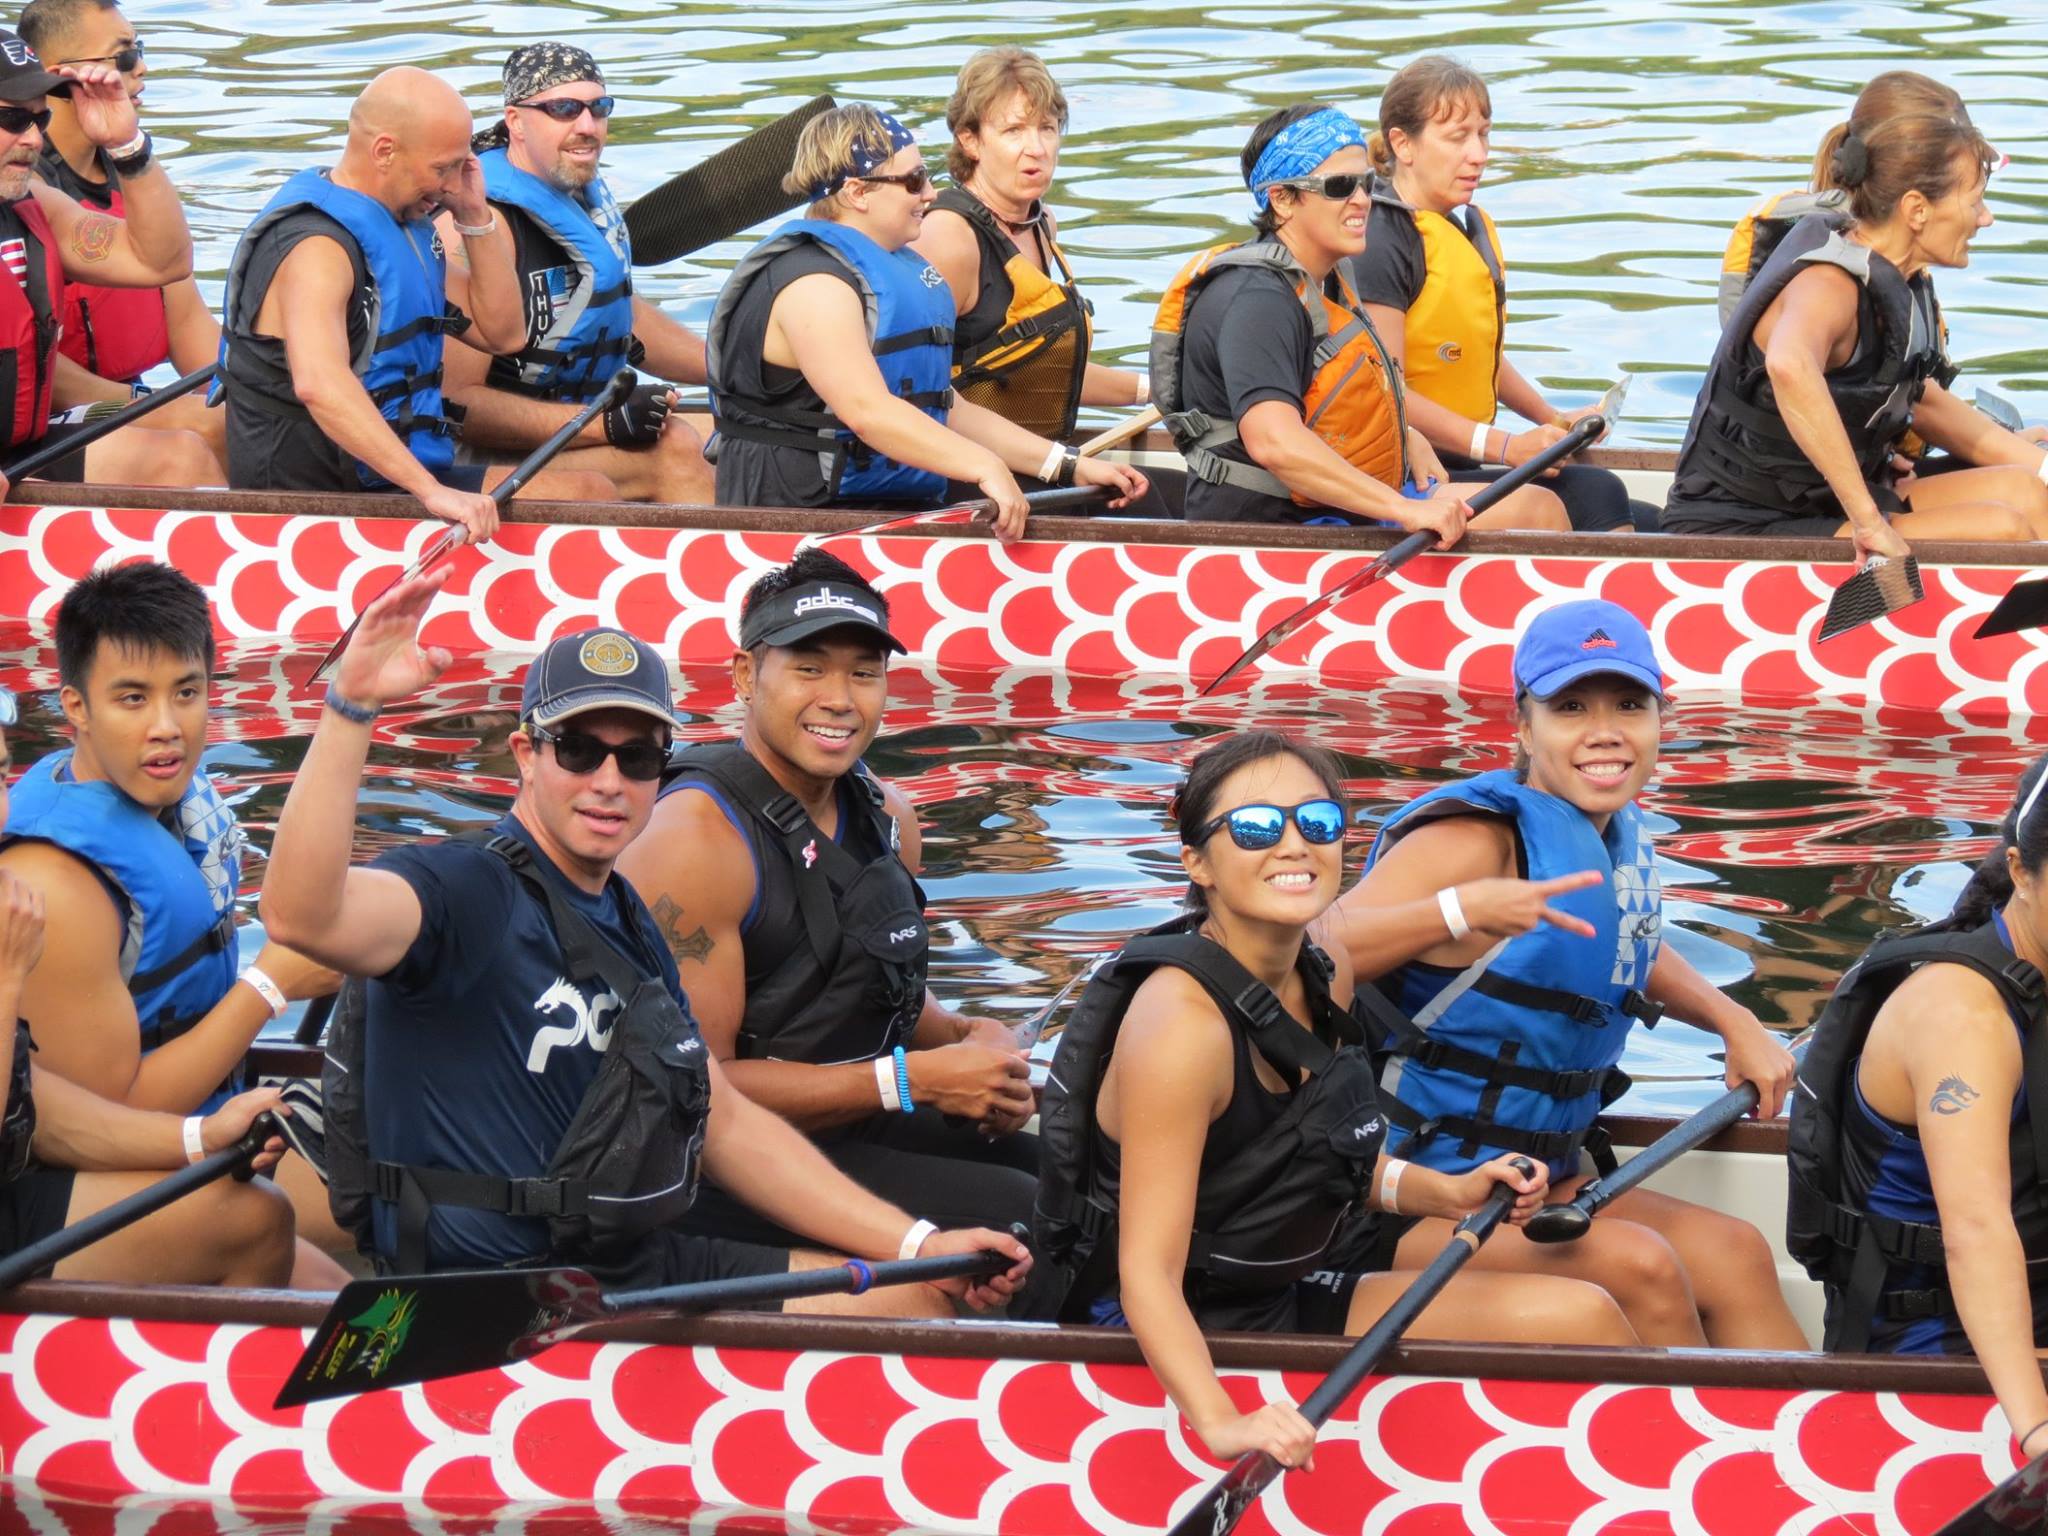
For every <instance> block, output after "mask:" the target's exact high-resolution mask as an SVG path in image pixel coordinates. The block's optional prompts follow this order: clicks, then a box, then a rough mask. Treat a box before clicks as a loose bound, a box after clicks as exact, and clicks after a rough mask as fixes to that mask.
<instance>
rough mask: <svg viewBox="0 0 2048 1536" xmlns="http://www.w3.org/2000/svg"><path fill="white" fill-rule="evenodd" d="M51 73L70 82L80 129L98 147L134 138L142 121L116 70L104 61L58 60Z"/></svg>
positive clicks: (103, 147) (72, 99) (128, 141)
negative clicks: (96, 62)
mask: <svg viewBox="0 0 2048 1536" xmlns="http://www.w3.org/2000/svg"><path fill="white" fill-rule="evenodd" d="M50 73H51V74H53V75H61V76H62V77H63V78H64V79H66V80H69V81H70V82H71V110H72V111H73V112H75V113H77V114H78V131H79V132H80V133H82V134H84V135H85V136H86V137H87V138H88V139H90V140H91V141H92V142H93V143H94V144H96V145H98V146H99V147H100V148H101V149H119V148H120V147H121V146H122V145H124V144H131V143H133V142H134V141H135V135H136V134H138V133H140V132H141V131H142V121H141V119H140V118H138V117H137V116H136V115H135V103H134V102H132V101H130V100H129V99H128V82H127V81H126V80H124V79H122V78H121V72H120V71H119V70H117V69H112V68H110V67H108V66H107V65H105V64H59V65H58V66H57V67H56V68H55V69H53V70H51V71H50Z"/></svg>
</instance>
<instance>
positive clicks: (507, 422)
mask: <svg viewBox="0 0 2048 1536" xmlns="http://www.w3.org/2000/svg"><path fill="white" fill-rule="evenodd" d="M614 103H615V98H614V97H613V96H612V95H611V94H610V93H609V92H608V91H607V90H606V88H605V83H604V74H603V72H602V71H601V70H599V69H598V67H597V60H595V59H593V58H592V57H591V56H590V55H589V54H588V53H586V52H584V50H583V49H581V48H577V47H573V46H571V45H570V44H568V43H558V42H546V43H529V44H528V45H527V46H525V47H524V48H515V49H513V50H512V52H511V53H510V54H509V55H508V56H507V57H506V59H505V116H504V119H503V121H501V122H497V123H493V124H492V125H491V126H490V127H489V128H488V129H486V130H485V131H484V132H482V133H480V134H478V135H477V136H476V138H475V139H473V140H472V141H471V146H472V147H473V148H474V149H475V150H476V154H477V163H478V164H479V165H480V166H481V167H482V168H483V175H484V191H485V193H486V195H487V196H488V197H489V199H490V203H491V207H492V208H493V209H495V210H496V211H497V214H498V217H499V218H501V219H503V220H504V221H505V222H506V223H507V224H508V225H509V226H510V227H511V230H512V243H513V253H514V260H515V261H516V262H517V264H518V267H519V279H520V281H519V287H520V290H521V292H523V293H524V294H525V295H526V346H525V349H524V350H522V351H519V352H514V353H509V354H507V355H505V356H502V357H494V358H489V359H486V358H485V357H484V356H483V355H482V354H480V353H477V352H475V351H473V350H471V349H470V348H467V347H460V346H451V347H448V348H447V349H446V356H445V359H444V366H445V367H446V369H447V381H446V387H447V391H448V397H449V398H450V399H451V400H453V401H455V402H456V404H458V405H460V406H461V407H462V409H463V412H464V416H463V422H462V442H463V446H464V451H465V452H466V453H486V454H487V453H491V452H497V453H500V454H506V453H510V454H514V455H516V454H519V453H523V452H525V451H526V450H528V449H531V448H534V447H537V446H538V445H539V444H540V443H542V442H544V441H546V439H547V438H548V437H549V436H550V435H551V434H552V433H553V432H555V431H556V429H558V428H559V427H561V426H562V424H563V423H565V422H566V421H568V420H569V418H570V417H571V416H573V415H574V414H575V413H576V410H577V408H578V407H579V406H582V405H584V404H585V403H587V402H589V401H591V400H594V399H596V398H597V395H598V393H599V391H601V390H602V389H603V388H604V386H605V384H606V382H607V381H609V380H610V379H611V377H612V375H613V374H615V373H617V372H618V371H619V369H621V368H624V367H627V366H628V365H634V366H638V367H640V368H642V369H644V370H646V372H648V373H650V374H652V375H654V377H655V378H656V379H657V380H668V381H672V382H675V383H679V384H702V383H703V382H704V343H703V341H702V340H701V339H700V338H699V337H698V336H697V335H696V333H695V332H693V331H692V330H690V328H689V327H688V326H685V325H683V324H681V323H680V322H679V321H676V320H672V319H670V318H669V317H668V316H667V315H666V314H664V313H663V312H662V311H661V310H660V309H659V308H657V307H656V306H655V305H653V304H650V303H648V302H647V300H645V299H643V298H640V297H638V296H637V295H636V294H635V293H634V292H633V243H632V240H631V238H630V237H629V236H628V235H627V233H626V218H625V215H624V213H622V212H621V211H620V208H619V204H618V200H617V199H616V198H614V197H613V196H612V192H611V188H610V187H608V186H606V185H605V179H604V175H603V173H602V172H601V171H600V170H599V169H598V161H599V159H600V158H601V157H602V156H603V154H604V146H605V140H606V137H607V136H608V134H609V131H610V126H611V114H612V109H613V106H614ZM441 225H442V228H441V238H442V241H443V242H444V243H445V244H446V245H447V246H448V248H449V249H450V250H451V251H453V250H455V249H456V248H457V246H458V245H459V244H460V242H459V241H458V240H457V239H456V238H455V234H454V226H453V215H452V214H443V215H442V218H441ZM456 259H457V260H458V261H460V260H461V259H462V258H461V257H459V256H458V257H457V258H456ZM674 405H675V392H674V391H673V390H671V389H670V388H669V387H668V385H667V384H666V383H652V384H641V385H639V386H638V387H637V388H636V389H635V390H634V391H633V393H632V394H631V395H630V396H628V397H627V398H626V399H625V400H624V401H622V402H620V403H619V404H618V405H615V406H613V407H612V408H611V409H610V410H608V411H606V412H605V413H604V415H603V416H601V417H600V418H599V419H598V420H596V421H594V422H592V423H591V424H590V425H589V427H587V428H586V429H585V430H584V432H583V435H582V436H581V437H579V438H578V439H577V440H576V443H575V445H574V446H572V447H571V448H570V449H568V451H567V452H565V453H564V454H563V456H562V458H561V459H560V460H559V461H558V462H559V463H560V464H561V465H562V466H563V467H564V468H567V469H575V468H583V469H595V470H597V471H599V472H601V473H603V474H605V475H608V476H610V477H611V480H612V482H613V483H614V484H615V485H617V486H618V488H619V494H620V495H621V496H624V497H626V498H627V499H628V500H631V501H662V502H697V503H708V502H709V501H710V500H711V496H712V480H711V467H710V466H709V465H708V464H706V463H705V462H704V445H703V442H702V441H701V440H700V439H699V438H698V436H697V434H696V432H695V431H694V430H693V429H692V428H691V426H690V425H689V423H688V422H686V421H684V420H682V419H681V418H680V417H671V416H670V414H669V412H670V410H671V408H672V407H673V406H674Z"/></svg>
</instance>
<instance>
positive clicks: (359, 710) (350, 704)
mask: <svg viewBox="0 0 2048 1536" xmlns="http://www.w3.org/2000/svg"><path fill="white" fill-rule="evenodd" d="M327 707H328V708H329V709H331V710H333V711H334V712H335V713H336V714H337V715H339V716H341V718H342V719H344V720H347V721H350V722H351V723H353V724H355V725H368V724H369V723H370V722H371V721H373V720H375V719H376V718H377V708H376V706H375V705H374V704H358V703H357V702H356V701H355V700H354V699H351V698H347V697H344V696H343V695H342V694H341V693H340V692H338V691H337V690H336V688H335V686H334V684H332V683H329V684H328V685H327Z"/></svg>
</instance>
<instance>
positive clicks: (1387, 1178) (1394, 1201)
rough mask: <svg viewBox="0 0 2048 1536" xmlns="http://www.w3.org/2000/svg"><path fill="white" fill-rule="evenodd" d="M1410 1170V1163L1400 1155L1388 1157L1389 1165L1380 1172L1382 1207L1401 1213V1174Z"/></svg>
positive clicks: (1397, 1213)
mask: <svg viewBox="0 0 2048 1536" xmlns="http://www.w3.org/2000/svg"><path fill="white" fill-rule="evenodd" d="M1407 1171H1408V1164H1407V1163H1405V1162H1404V1161H1402V1160H1401V1159H1400V1158H1398V1157H1390V1158H1388V1159H1387V1166H1386V1168H1385V1170H1384V1171H1383V1172H1382V1173H1381V1174H1380V1209H1381V1210H1383V1211H1388V1212H1391V1213H1392V1214H1394V1215H1396V1216H1398V1215H1400V1214H1401V1200H1400V1189H1401V1175H1402V1174H1404V1173H1406V1172H1407Z"/></svg>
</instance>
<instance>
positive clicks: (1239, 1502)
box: [1166, 1451, 1280, 1536]
mask: <svg viewBox="0 0 2048 1536" xmlns="http://www.w3.org/2000/svg"><path fill="white" fill-rule="evenodd" d="M1279 1475H1280V1463H1279V1462H1277V1461H1275V1460H1274V1459H1273V1458H1272V1457H1270V1456H1268V1455H1267V1454H1266V1453H1265V1452H1264V1451H1247V1452H1245V1454H1244V1455H1242V1456H1240V1457H1238V1458H1237V1460H1236V1461H1235V1462H1234V1463H1232V1465H1231V1468H1230V1470H1229V1471H1228V1472H1226V1473H1224V1474H1223V1477H1222V1478H1221V1479H1220V1480H1219V1481H1218V1482H1217V1483H1216V1485H1215V1486H1214V1487H1212V1488H1210V1489H1209V1490H1208V1491H1207V1492H1205V1493H1204V1494H1203V1495H1202V1496H1201V1498H1199V1499H1197V1500H1196V1501H1195V1504H1194V1507H1193V1508H1192V1509H1190V1510H1189V1511H1188V1512H1187V1513H1186V1514H1184V1515H1182V1516H1181V1517H1180V1518H1179V1519H1178V1520H1176V1521H1174V1522H1173V1529H1172V1530H1170V1531H1168V1532H1167V1533H1166V1536H1225V1533H1226V1532H1228V1531H1234V1530H1236V1529H1237V1522H1238V1521H1240V1520H1242V1519H1243V1518H1244V1512H1245V1511H1246V1510H1248V1509H1250V1508H1251V1507H1252V1505H1253V1504H1255V1503H1257V1502H1258V1497H1259V1495H1260V1494H1262V1493H1264V1492H1265V1491H1266V1488H1267V1485H1268V1484H1270V1483H1271V1482H1272V1481H1273V1479H1274V1478H1276V1477H1278V1476H1279Z"/></svg>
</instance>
